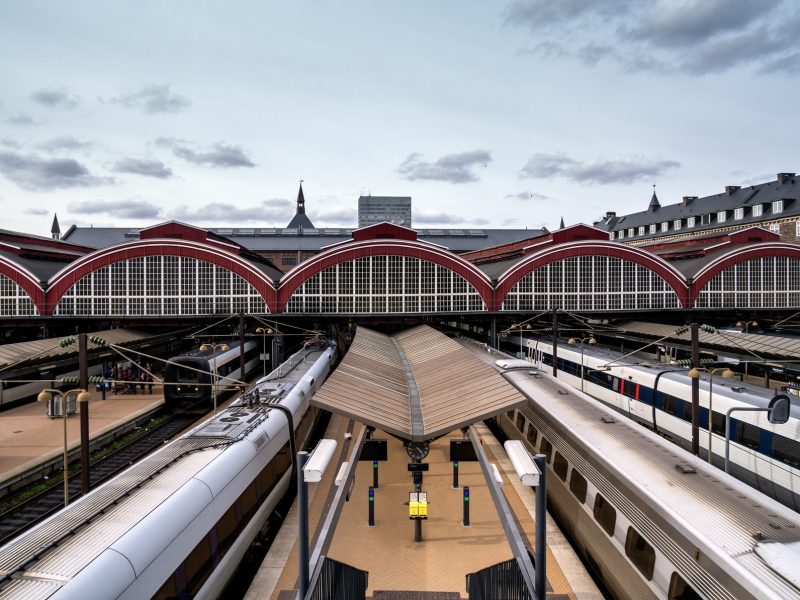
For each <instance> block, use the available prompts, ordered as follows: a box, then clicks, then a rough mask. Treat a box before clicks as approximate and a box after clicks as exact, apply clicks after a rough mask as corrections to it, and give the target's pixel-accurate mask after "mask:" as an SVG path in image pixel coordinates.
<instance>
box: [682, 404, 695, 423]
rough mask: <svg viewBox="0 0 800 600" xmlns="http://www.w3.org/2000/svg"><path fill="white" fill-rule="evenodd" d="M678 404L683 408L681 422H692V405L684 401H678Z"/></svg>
mask: <svg viewBox="0 0 800 600" xmlns="http://www.w3.org/2000/svg"><path fill="white" fill-rule="evenodd" d="M680 403H681V405H682V407H683V420H684V421H691V420H692V403H691V402H686V401H684V400H680Z"/></svg>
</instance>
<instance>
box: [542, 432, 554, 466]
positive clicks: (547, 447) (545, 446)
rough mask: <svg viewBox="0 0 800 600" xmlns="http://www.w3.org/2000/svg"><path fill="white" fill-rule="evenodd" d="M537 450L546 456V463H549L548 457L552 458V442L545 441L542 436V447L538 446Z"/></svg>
mask: <svg viewBox="0 0 800 600" xmlns="http://www.w3.org/2000/svg"><path fill="white" fill-rule="evenodd" d="M539 452H541V453H542V454H544V455H545V457H546V458H547V464H548V465H549V464H550V459H551V458H553V444H551V443H550V442H548V441H547V438H546V437H543V438H542V447H541V448H539Z"/></svg>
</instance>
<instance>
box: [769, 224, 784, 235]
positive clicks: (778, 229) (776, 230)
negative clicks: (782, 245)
mask: <svg viewBox="0 0 800 600" xmlns="http://www.w3.org/2000/svg"><path fill="white" fill-rule="evenodd" d="M769 230H770V231H771V232H772V233H777V234H778V235H780V234H781V226H780V225H779V224H778V223H771V224H770V226H769Z"/></svg>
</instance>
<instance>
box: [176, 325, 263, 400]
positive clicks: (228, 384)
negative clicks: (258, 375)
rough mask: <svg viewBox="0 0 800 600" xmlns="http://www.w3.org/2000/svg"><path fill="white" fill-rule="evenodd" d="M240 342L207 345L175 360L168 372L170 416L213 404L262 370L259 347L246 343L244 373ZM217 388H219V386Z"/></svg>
mask: <svg viewBox="0 0 800 600" xmlns="http://www.w3.org/2000/svg"><path fill="white" fill-rule="evenodd" d="M240 355H241V345H240V342H239V341H238V340H235V341H233V340H232V341H230V342H219V343H216V344H213V345H211V344H203V345H201V346H200V347H199V348H198V349H197V350H191V351H189V352H186V353H185V354H181V355H180V356H173V357H172V358H170V359H169V361H168V362H167V365H166V367H165V369H164V405H165V407H166V409H167V410H168V411H170V412H185V411H187V410H189V409H192V408H204V407H207V406H209V405H210V404H211V402H212V399H213V397H214V391H213V389H214V387H216V391H217V394H220V393H222V392H225V391H228V390H231V389H234V388H235V387H236V386H237V382H240V381H246V380H247V378H248V377H249V376H250V375H251V374H252V373H253V372H255V370H256V369H257V368H258V367H260V366H261V360H260V358H259V345H258V343H257V342H256V341H254V340H246V341H245V342H244V361H245V362H244V364H245V372H244V374H243V373H242V370H241V358H240ZM215 384H216V385H215Z"/></svg>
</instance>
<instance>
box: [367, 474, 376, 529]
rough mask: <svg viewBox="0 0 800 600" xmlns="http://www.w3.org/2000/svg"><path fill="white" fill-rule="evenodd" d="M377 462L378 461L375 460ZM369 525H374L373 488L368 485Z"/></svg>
mask: <svg viewBox="0 0 800 600" xmlns="http://www.w3.org/2000/svg"><path fill="white" fill-rule="evenodd" d="M375 462H378V461H375ZM368 525H369V526H370V527H375V490H374V489H373V488H372V486H370V488H369V523H368Z"/></svg>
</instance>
